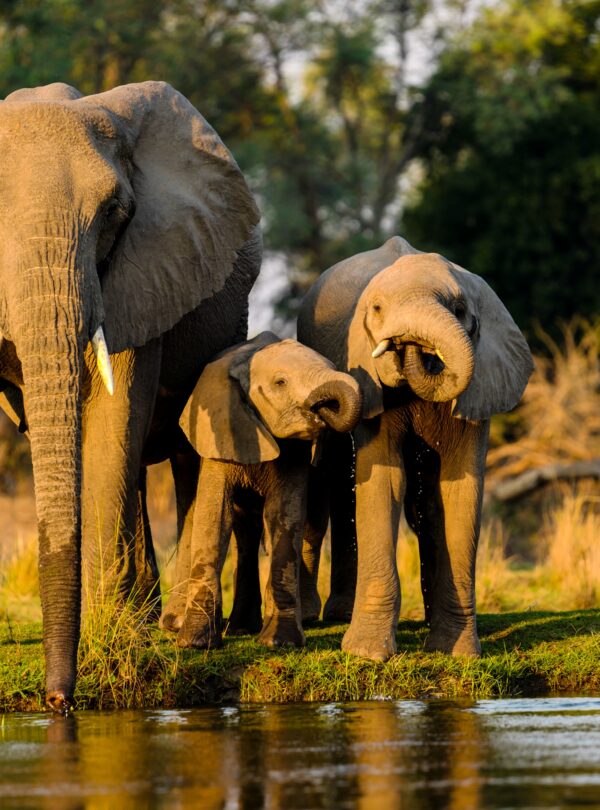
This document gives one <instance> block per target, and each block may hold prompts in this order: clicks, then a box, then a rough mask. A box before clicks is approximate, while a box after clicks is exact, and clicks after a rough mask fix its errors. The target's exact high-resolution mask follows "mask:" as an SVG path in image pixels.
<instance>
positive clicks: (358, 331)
mask: <svg viewBox="0 0 600 810" xmlns="http://www.w3.org/2000/svg"><path fill="white" fill-rule="evenodd" d="M364 300H365V299H364V296H363V297H361V298H360V299H359V302H358V304H357V306H356V309H355V310H354V315H353V317H352V321H351V322H350V328H349V329H348V349H347V358H348V359H347V364H348V373H349V374H351V375H352V376H353V377H354V379H355V380H356V382H357V383H358V384H359V386H360V389H361V391H362V395H363V405H362V418H363V419H373V418H374V417H375V416H379V414H381V413H383V389H382V387H381V383H380V382H379V375H378V374H377V370H376V368H375V360H374V359H373V357H372V352H373V349H374V348H375V346H374V345H372V343H373V341H372V339H371V335H370V333H369V331H368V329H367V327H366V316H367V311H366V306H365V304H364Z"/></svg>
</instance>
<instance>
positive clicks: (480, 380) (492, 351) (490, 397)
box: [451, 265, 533, 421]
mask: <svg viewBox="0 0 600 810" xmlns="http://www.w3.org/2000/svg"><path fill="white" fill-rule="evenodd" d="M451 267H452V273H453V275H454V277H455V278H456V280H457V282H458V284H459V285H460V287H461V288H462V290H463V292H464V294H465V298H466V299H467V301H468V302H469V305H470V307H471V308H472V310H473V312H474V314H475V315H476V317H477V319H478V321H479V337H478V339H477V340H476V341H475V346H476V348H475V366H474V369H473V376H472V378H471V382H470V383H469V385H468V386H467V388H466V389H465V390H464V391H463V393H462V394H461V395H460V396H459V397H458V398H457V400H456V403H455V405H454V408H453V412H452V413H453V415H454V416H457V417H460V418H461V419H469V420H473V421H477V420H481V419H489V418H490V417H491V416H492V414H494V413H503V412H504V411H510V410H512V409H513V408H514V407H515V406H516V405H517V403H518V402H519V400H520V399H521V396H522V394H523V391H524V390H525V386H526V385H527V380H528V379H529V377H530V375H531V373H532V371H533V360H532V357H531V352H530V351H529V346H528V345H527V342H526V341H525V338H524V337H523V335H522V334H521V331H520V330H519V328H518V326H517V325H516V323H515V322H514V321H513V319H512V317H511V316H510V313H509V312H508V310H507V309H506V307H505V306H504V304H503V303H502V301H501V300H500V299H499V298H498V296H497V295H496V293H495V292H494V291H493V290H492V289H491V288H490V287H489V286H488V284H486V282H485V281H484V280H483V279H482V278H480V277H479V276H476V275H475V274H474V273H469V271H468V270H464V269H463V268H462V267H458V266H457V265H451Z"/></svg>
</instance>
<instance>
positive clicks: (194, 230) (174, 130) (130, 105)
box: [77, 82, 260, 352]
mask: <svg viewBox="0 0 600 810" xmlns="http://www.w3.org/2000/svg"><path fill="white" fill-rule="evenodd" d="M77 103H78V104H84V105H92V106H95V107H99V108H102V109H105V110H107V111H108V112H109V113H111V114H112V117H113V119H114V120H115V123H116V125H117V129H118V130H119V132H120V134H121V135H122V137H123V138H124V141H125V144H124V152H125V153H130V156H131V163H132V175H131V183H132V187H133V192H134V197H135V213H134V215H133V217H132V219H131V221H130V222H129V224H128V226H127V228H126V229H125V231H124V233H123V234H122V235H121V237H120V238H119V240H118V243H117V244H116V245H115V247H114V249H113V253H112V255H111V260H110V264H109V267H108V269H107V271H106V273H105V274H104V276H103V279H102V294H103V299H104V308H105V311H106V330H105V331H106V338H107V342H108V344H109V348H110V350H111V352H115V351H121V350H122V349H124V348H126V347H130V346H141V345H143V344H145V343H147V342H148V341H149V340H151V339H152V338H155V337H158V336H159V335H161V334H162V333H163V332H165V331H167V330H168V329H170V328H171V327H172V326H173V325H174V324H175V323H177V321H179V320H180V318H181V317H182V316H183V315H185V314H186V313H188V312H190V311H191V310H193V309H195V308H196V307H197V306H198V304H199V303H200V302H201V301H202V300H204V299H205V298H208V297H210V296H211V295H212V294H213V293H215V292H218V291H219V290H220V289H221V288H222V287H223V285H224V284H225V281H226V280H227V278H228V276H229V275H230V274H231V272H232V270H233V265H234V262H235V260H236V252H237V251H238V250H240V249H241V248H242V247H243V246H244V245H245V243H246V242H247V241H248V240H249V239H250V238H251V236H252V232H253V229H254V227H255V226H256V225H257V223H258V221H259V218H260V216H259V212H258V209H257V207H256V205H255V203H254V200H253V198H252V194H251V193H250V190H249V188H248V186H247V184H246V181H245V180H244V177H243V175H242V173H241V171H240V169H239V168H238V166H237V164H236V162H235V160H234V159H233V157H232V155H231V153H230V152H229V150H228V149H227V148H226V147H225V146H224V145H223V143H222V141H221V140H220V138H219V136H218V135H217V133H216V132H215V131H214V129H213V128H212V127H211V126H210V125H209V124H208V123H207V122H206V121H205V120H204V118H203V117H202V116H201V115H200V113H199V112H198V111H197V110H196V109H195V108H194V107H193V106H192V104H190V102H189V101H188V100H187V99H186V98H184V96H182V95H181V93H178V92H177V91H176V90H174V89H173V88H172V87H171V86H170V85H168V84H165V83H164V82H142V83H141V84H130V85H124V86H123V87H117V88H115V89H114V90H109V91H107V92H105V93H100V94H99V95H96V96H88V97H87V98H85V99H81V100H80V101H79V102H77Z"/></svg>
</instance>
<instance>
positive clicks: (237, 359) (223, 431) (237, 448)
mask: <svg viewBox="0 0 600 810" xmlns="http://www.w3.org/2000/svg"><path fill="white" fill-rule="evenodd" d="M277 340H278V338H276V337H275V336H274V335H272V334H271V333H269V332H263V333H262V334H261V335H258V337H256V338H254V340H251V341H247V342H246V343H241V344H240V345H239V346H235V347H234V348H233V349H228V350H227V351H226V352H225V353H224V354H222V355H221V356H219V357H218V358H217V359H216V360H214V361H213V362H212V363H209V364H208V365H207V366H206V368H205V369H204V371H203V372H202V374H201V375H200V379H199V380H198V383H197V384H196V387H195V388H194V391H193V393H192V395H191V397H190V398H189V400H188V402H187V405H186V406H185V408H184V410H183V413H182V414H181V418H180V420H179V424H180V426H181V429H182V430H183V432H184V433H185V435H186V436H187V438H188V439H189V441H190V443H191V444H192V446H193V447H194V448H195V449H196V451H197V452H198V453H199V454H200V455H201V456H203V457H204V458H213V459H219V460H221V461H233V462H235V463H237V464H260V463H261V462H264V461H273V460H274V459H276V458H277V457H278V456H279V445H278V444H277V442H276V440H275V439H274V438H273V436H272V435H271V434H270V433H269V431H268V430H267V428H266V427H265V425H263V423H262V421H261V420H260V418H259V416H258V415H257V414H256V412H255V411H254V410H253V408H252V407H251V405H250V404H249V402H248V398H247V391H248V387H249V376H250V371H249V368H250V361H251V360H252V357H253V356H254V354H255V353H256V352H257V351H259V350H260V349H261V348H263V347H264V346H267V345H269V344H270V343H274V342H276V341H277Z"/></svg>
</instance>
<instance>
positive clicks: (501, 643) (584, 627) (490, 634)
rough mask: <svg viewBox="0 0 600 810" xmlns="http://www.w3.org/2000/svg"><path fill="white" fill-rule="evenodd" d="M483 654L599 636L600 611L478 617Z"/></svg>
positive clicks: (532, 612) (538, 612)
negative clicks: (581, 637) (580, 637)
mask: <svg viewBox="0 0 600 810" xmlns="http://www.w3.org/2000/svg"><path fill="white" fill-rule="evenodd" d="M477 624H478V628H479V636H480V638H481V644H482V649H483V654H484V655H489V654H495V653H497V652H498V651H500V650H505V649H510V648H512V649H515V648H518V649H521V650H529V649H532V648H533V647H537V646H538V645H539V644H542V643H544V642H553V641H564V640H568V639H572V638H574V637H576V636H592V635H596V634H599V633H600V610H571V611H566V612H561V613H552V612H550V611H535V612H534V611H531V612H527V613H497V614H483V615H480V616H478V618H477Z"/></svg>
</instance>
